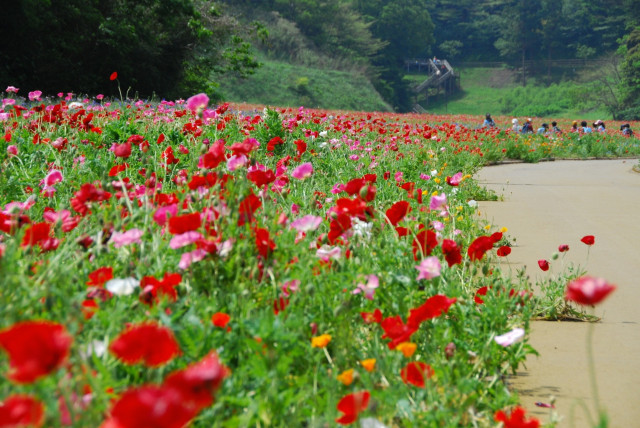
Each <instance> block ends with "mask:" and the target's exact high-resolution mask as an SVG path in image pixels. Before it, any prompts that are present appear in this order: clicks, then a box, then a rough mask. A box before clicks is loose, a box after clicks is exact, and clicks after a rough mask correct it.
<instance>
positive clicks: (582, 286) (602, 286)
mask: <svg viewBox="0 0 640 428" xmlns="http://www.w3.org/2000/svg"><path fill="white" fill-rule="evenodd" d="M615 289H616V286H615V285H613V284H609V283H608V282H607V281H605V280H604V279H602V278H594V277H591V276H583V277H580V278H578V279H574V280H573V281H571V282H569V284H568V285H567V292H566V294H565V298H566V299H567V300H570V301H572V302H576V303H578V304H580V305H595V304H598V303H600V302H601V301H602V300H604V298H605V297H607V296H608V295H609V293H611V292H612V291H613V290H615Z"/></svg>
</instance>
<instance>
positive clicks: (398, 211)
mask: <svg viewBox="0 0 640 428" xmlns="http://www.w3.org/2000/svg"><path fill="white" fill-rule="evenodd" d="M410 211H411V206H410V205H409V202H407V201H398V202H396V203H395V204H393V205H392V206H391V208H389V209H388V210H387V211H386V215H387V218H388V219H389V223H391V225H393V226H397V225H398V223H399V222H400V221H401V220H402V219H403V218H404V217H405V216H406V215H407V214H408V213H409V212H410Z"/></svg>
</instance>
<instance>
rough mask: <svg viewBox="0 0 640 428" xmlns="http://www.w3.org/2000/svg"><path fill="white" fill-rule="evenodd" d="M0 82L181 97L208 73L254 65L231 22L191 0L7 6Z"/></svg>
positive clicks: (201, 85)
mask: <svg viewBox="0 0 640 428" xmlns="http://www.w3.org/2000/svg"><path fill="white" fill-rule="evenodd" d="M3 17H4V19H5V20H4V22H3V25H1V26H0V37H1V38H2V39H3V40H4V43H5V47H6V49H4V48H3V50H2V51H1V52H0V81H2V82H6V83H8V84H12V85H14V86H17V87H23V88H25V89H30V90H32V89H40V90H42V91H43V92H45V93H49V94H52V93H54V92H55V93H57V92H58V91H61V90H62V91H72V92H76V93H93V94H95V93H104V94H112V95H116V93H117V91H116V89H117V87H116V85H115V84H114V83H113V82H110V81H109V76H110V75H111V73H112V72H114V71H117V72H118V76H119V82H121V83H122V85H123V87H124V88H131V90H132V91H133V92H134V93H137V94H138V95H140V96H145V97H148V96H151V95H152V94H158V95H160V96H163V97H180V96H188V95H190V94H192V93H193V92H195V91H199V90H207V89H210V86H209V85H210V83H209V80H210V73H211V70H212V69H213V70H214V71H215V72H217V73H225V72H229V71H233V72H240V73H246V72H248V71H249V70H251V69H253V68H255V67H256V66H257V63H256V62H255V61H254V60H253V59H252V56H251V52H250V47H249V45H248V44H246V42H244V41H243V40H242V39H241V38H240V36H241V35H242V32H240V30H239V28H238V27H237V23H236V22H235V21H234V20H233V19H231V18H229V17H227V16H224V15H222V14H221V13H220V11H219V10H218V9H216V7H215V5H212V4H211V3H210V2H205V1H200V0H197V1H192V0H161V1H154V0H144V1H137V0H136V1H133V0H108V1H97V0H92V1H84V0H82V1H80V0H70V1H56V0H53V1H50V2H44V1H35V0H20V1H17V2H11V4H9V5H7V7H6V8H4V10H3Z"/></svg>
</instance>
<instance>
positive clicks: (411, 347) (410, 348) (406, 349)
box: [396, 342, 417, 358]
mask: <svg viewBox="0 0 640 428" xmlns="http://www.w3.org/2000/svg"><path fill="white" fill-rule="evenodd" d="M416 348H417V345H416V344H415V343H411V342H402V343H401V344H399V345H398V346H396V349H397V350H398V351H400V352H402V354H403V355H404V356H405V357H407V358H409V357H410V356H412V355H413V353H414V352H416Z"/></svg>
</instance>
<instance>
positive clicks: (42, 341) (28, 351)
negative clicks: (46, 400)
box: [0, 321, 73, 383]
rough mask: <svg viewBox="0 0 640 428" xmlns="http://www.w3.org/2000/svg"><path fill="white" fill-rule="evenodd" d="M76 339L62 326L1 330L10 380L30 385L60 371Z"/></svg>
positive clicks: (26, 325) (26, 323)
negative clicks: (7, 359) (7, 357)
mask: <svg viewBox="0 0 640 428" xmlns="http://www.w3.org/2000/svg"><path fill="white" fill-rule="evenodd" d="M72 342H73V339H72V338H71V336H70V335H69V333H67V330H66V329H65V327H64V326H63V325H62V324H57V323H54V322H50V321H23V322H19V323H16V324H14V325H12V326H11V327H9V328H6V329H4V330H0V348H2V349H4V350H5V352H7V354H8V355H9V379H11V380H12V381H14V382H16V383H31V382H34V381H36V380H37V379H39V378H41V377H43V376H46V375H48V374H49V373H51V372H53V371H54V370H56V369H58V368H59V367H61V366H62V365H63V364H64V362H65V361H66V359H67V357H68V356H69V348H70V347H71V343H72Z"/></svg>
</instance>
